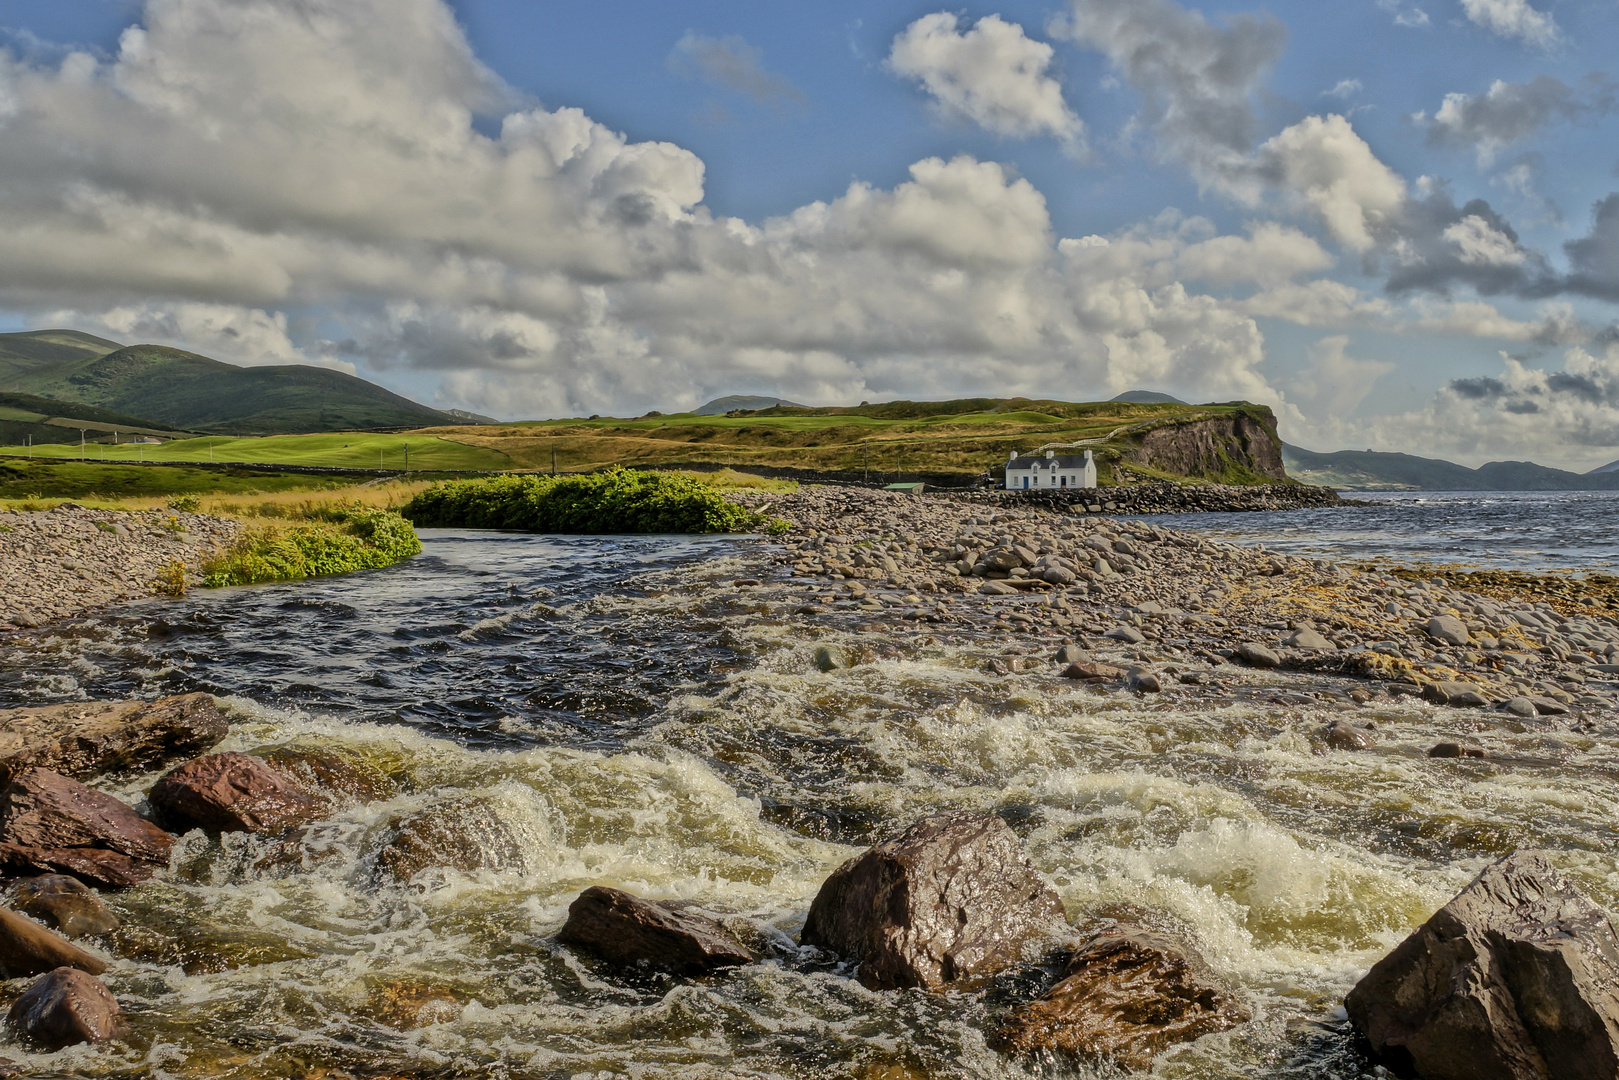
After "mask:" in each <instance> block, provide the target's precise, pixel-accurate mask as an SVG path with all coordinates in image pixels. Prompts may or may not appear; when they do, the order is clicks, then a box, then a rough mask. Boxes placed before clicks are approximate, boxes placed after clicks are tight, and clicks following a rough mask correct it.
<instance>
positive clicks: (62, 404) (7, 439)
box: [0, 392, 185, 446]
mask: <svg viewBox="0 0 1619 1080" xmlns="http://www.w3.org/2000/svg"><path fill="white" fill-rule="evenodd" d="M81 433H82V436H81ZM131 434H134V435H159V436H166V437H169V438H184V437H185V433H184V432H179V431H175V430H173V428H171V427H170V426H169V425H167V424H158V423H154V422H153V421H151V420H147V419H145V418H143V417H139V416H129V415H126V414H124V413H118V412H112V411H111V410H108V409H98V408H96V407H95V406H94V405H82V404H80V403H78V402H76V401H57V400H56V399H54V398H43V397H36V396H35V395H33V394H8V393H3V392H0V446H21V445H23V444H24V443H28V442H32V443H34V444H36V445H37V444H40V443H77V442H79V441H80V439H81V437H82V438H84V439H86V440H88V441H90V442H95V441H97V440H99V439H104V438H117V437H119V436H128V435H131Z"/></svg>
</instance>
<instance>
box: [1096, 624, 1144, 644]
mask: <svg viewBox="0 0 1619 1080" xmlns="http://www.w3.org/2000/svg"><path fill="white" fill-rule="evenodd" d="M1103 636H1104V637H1110V638H1112V639H1113V640H1114V641H1122V642H1124V643H1125V644H1126V645H1140V644H1141V643H1142V642H1143V641H1146V640H1147V639H1146V638H1145V637H1143V636H1142V635H1141V631H1140V630H1137V629H1136V628H1135V627H1133V626H1125V625H1123V624H1122V623H1121V624H1120V625H1118V626H1115V627H1114V628H1113V629H1111V630H1109V631H1108V632H1107V633H1106V634H1104V635H1103Z"/></svg>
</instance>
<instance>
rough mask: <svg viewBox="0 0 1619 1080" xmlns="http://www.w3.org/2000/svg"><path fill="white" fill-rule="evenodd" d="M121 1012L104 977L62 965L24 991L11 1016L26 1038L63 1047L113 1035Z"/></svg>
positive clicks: (102, 1040)
mask: <svg viewBox="0 0 1619 1080" xmlns="http://www.w3.org/2000/svg"><path fill="white" fill-rule="evenodd" d="M118 1013H119V1010H118V1002H117V1000H116V999H115V998H114V997H113V996H112V994H111V992H110V991H108V989H107V988H106V987H105V986H103V985H102V984H101V980H100V979H97V978H96V977H95V976H93V975H87V974H85V973H84V972H83V971H78V970H76V969H74V968H70V967H60V968H57V969H56V970H54V971H52V972H51V973H50V974H48V975H45V976H43V977H41V978H39V979H36V980H35V981H34V984H33V985H32V986H30V987H29V988H28V989H27V990H25V991H24V992H23V995H22V997H20V998H18V999H17V1002H16V1004H14V1005H13V1006H12V1007H11V1013H10V1017H9V1019H10V1020H11V1026H12V1027H14V1028H16V1029H17V1032H18V1034H20V1035H21V1036H22V1037H23V1038H24V1039H27V1040H28V1041H30V1042H34V1043H37V1044H39V1045H40V1046H43V1047H45V1048H47V1049H51V1050H59V1049H61V1048H62V1047H64V1046H71V1045H73V1044H74V1043H98V1042H105V1041H106V1040H108V1039H110V1038H112V1037H113V1035H115V1034H116V1033H117V1031H118Z"/></svg>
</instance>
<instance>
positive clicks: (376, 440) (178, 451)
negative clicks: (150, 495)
mask: <svg viewBox="0 0 1619 1080" xmlns="http://www.w3.org/2000/svg"><path fill="white" fill-rule="evenodd" d="M407 446H408V447H409V448H410V454H409V467H410V469H411V471H413V472H415V471H456V470H469V469H471V470H484V469H508V468H511V467H512V462H511V459H510V458H508V457H507V456H506V455H505V454H503V453H501V452H500V451H498V450H492V449H489V448H486V447H481V446H469V445H467V444H466V443H459V442H453V441H451V440H449V439H444V438H440V437H438V436H437V435H418V434H402V435H374V434H343V433H338V434H332V435H272V436H266V437H263V438H248V439H239V438H230V437H227V436H205V437H201V438H196V439H177V440H175V441H174V442H164V443H155V444H154V443H121V444H119V445H117V446H110V445H107V444H104V443H93V444H89V445H88V446H86V447H85V448H84V450H83V451H82V455H83V457H84V459H85V460H87V461H92V462H95V461H137V462H138V461H166V462H185V463H190V462H197V463H201V462H215V463H220V462H250V463H253V464H270V465H320V466H326V467H330V468H348V469H386V470H395V469H397V470H403V469H404V468H405V467H406V453H405V448H406V447H407ZM0 455H9V456H12V457H27V456H30V455H31V456H33V457H35V458H62V459H69V460H75V461H76V460H79V459H80V457H81V450H80V448H79V447H78V446H77V445H75V444H54V443H53V444H40V445H36V446H34V447H33V448H32V449H29V448H27V447H21V446H7V447H0ZM0 460H3V458H0Z"/></svg>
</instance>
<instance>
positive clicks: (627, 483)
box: [400, 468, 776, 533]
mask: <svg viewBox="0 0 1619 1080" xmlns="http://www.w3.org/2000/svg"><path fill="white" fill-rule="evenodd" d="M400 513H402V514H404V515H405V517H407V518H409V519H410V520H411V521H412V522H414V523H415V524H416V525H418V526H421V527H422V528H473V529H510V530H513V531H515V532H537V533H740V532H752V531H754V530H756V529H761V528H766V529H769V528H771V527H772V526H774V525H775V524H776V523H774V522H770V521H767V520H766V519H765V518H764V517H763V516H761V515H759V514H756V513H754V512H753V511H752V510H749V509H747V508H746V507H743V506H738V505H737V504H735V503H733V502H728V501H727V500H726V499H725V498H723V497H722V496H721V495H720V494H719V493H718V492H716V491H715V490H714V489H713V488H711V487H709V486H708V485H706V484H703V483H702V482H700V481H698V480H695V479H693V478H691V477H689V476H680V475H677V474H673V473H660V472H639V471H634V470H629V469H619V468H614V469H609V470H607V471H606V472H600V473H594V474H591V475H589V476H497V477H492V478H490V479H483V480H452V481H450V482H448V483H443V484H435V485H434V486H432V487H430V488H428V489H427V490H426V491H423V492H421V493H419V494H418V495H417V496H416V497H415V498H413V499H411V500H410V502H408V503H406V504H405V506H404V507H403V509H401V510H400Z"/></svg>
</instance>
